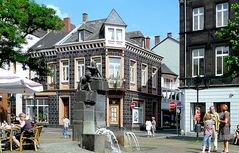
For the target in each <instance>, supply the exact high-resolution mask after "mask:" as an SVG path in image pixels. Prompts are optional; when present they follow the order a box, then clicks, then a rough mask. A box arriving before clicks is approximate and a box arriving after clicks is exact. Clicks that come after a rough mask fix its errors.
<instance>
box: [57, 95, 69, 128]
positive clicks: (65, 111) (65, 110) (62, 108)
mask: <svg viewBox="0 0 239 153" xmlns="http://www.w3.org/2000/svg"><path fill="white" fill-rule="evenodd" d="M69 101H70V100H69V97H61V98H60V103H59V123H60V124H63V118H64V116H66V117H68V118H70V106H69Z"/></svg>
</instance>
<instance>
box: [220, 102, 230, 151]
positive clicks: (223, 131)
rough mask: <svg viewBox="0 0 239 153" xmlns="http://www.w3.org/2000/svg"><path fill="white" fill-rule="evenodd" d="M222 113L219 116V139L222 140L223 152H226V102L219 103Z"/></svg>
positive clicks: (227, 132)
mask: <svg viewBox="0 0 239 153" xmlns="http://www.w3.org/2000/svg"><path fill="white" fill-rule="evenodd" d="M221 110H222V115H221V118H220V120H219V121H220V130H219V133H220V139H221V140H222V141H223V144H224V149H223V153H228V152H229V148H228V141H229V140H230V126H231V120H230V113H229V112H228V106H227V105H226V104H223V105H221Z"/></svg>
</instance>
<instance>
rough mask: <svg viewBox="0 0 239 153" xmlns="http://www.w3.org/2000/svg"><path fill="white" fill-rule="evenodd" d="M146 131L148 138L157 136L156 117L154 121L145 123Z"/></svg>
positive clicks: (153, 118)
mask: <svg viewBox="0 0 239 153" xmlns="http://www.w3.org/2000/svg"><path fill="white" fill-rule="evenodd" d="M145 127H146V131H147V133H148V137H154V136H155V130H156V120H155V117H152V121H150V120H147V121H146V122H145Z"/></svg>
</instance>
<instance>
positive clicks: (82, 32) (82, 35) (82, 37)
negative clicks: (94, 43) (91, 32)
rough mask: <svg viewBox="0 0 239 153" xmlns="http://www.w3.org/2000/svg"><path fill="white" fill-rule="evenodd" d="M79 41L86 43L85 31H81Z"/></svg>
mask: <svg viewBox="0 0 239 153" xmlns="http://www.w3.org/2000/svg"><path fill="white" fill-rule="evenodd" d="M79 41H84V31H79Z"/></svg>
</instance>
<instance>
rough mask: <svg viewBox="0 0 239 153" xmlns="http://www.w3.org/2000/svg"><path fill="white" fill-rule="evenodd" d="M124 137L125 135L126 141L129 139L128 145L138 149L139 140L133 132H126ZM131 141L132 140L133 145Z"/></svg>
mask: <svg viewBox="0 0 239 153" xmlns="http://www.w3.org/2000/svg"><path fill="white" fill-rule="evenodd" d="M126 137H127V139H128V141H129V145H130V146H131V147H132V148H133V147H135V148H136V150H140V146H139V141H138V139H137V137H136V135H135V134H134V133H133V132H126ZM132 141H133V142H134V146H133V143H132Z"/></svg>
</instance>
